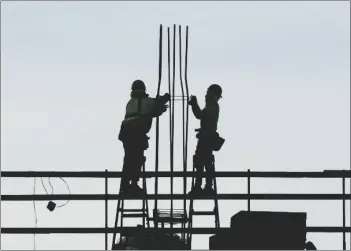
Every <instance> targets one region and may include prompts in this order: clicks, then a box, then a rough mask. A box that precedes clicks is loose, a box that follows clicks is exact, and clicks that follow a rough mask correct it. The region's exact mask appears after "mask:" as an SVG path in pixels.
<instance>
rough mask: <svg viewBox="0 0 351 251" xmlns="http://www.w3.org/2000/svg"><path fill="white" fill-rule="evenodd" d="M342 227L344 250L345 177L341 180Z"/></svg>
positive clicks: (343, 246)
mask: <svg viewBox="0 0 351 251" xmlns="http://www.w3.org/2000/svg"><path fill="white" fill-rule="evenodd" d="M342 196H343V198H342V226H343V232H342V248H343V250H346V232H345V227H346V223H345V222H346V212H345V211H346V202H345V177H343V178H342Z"/></svg>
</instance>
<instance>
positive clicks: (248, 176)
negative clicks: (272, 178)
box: [247, 169, 251, 212]
mask: <svg viewBox="0 0 351 251" xmlns="http://www.w3.org/2000/svg"><path fill="white" fill-rule="evenodd" d="M247 194H248V195H250V194H251V178H250V169H247ZM247 211H249V212H250V211H251V201H250V197H249V198H248V199H247Z"/></svg>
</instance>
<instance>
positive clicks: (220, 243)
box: [210, 211, 306, 250]
mask: <svg viewBox="0 0 351 251" xmlns="http://www.w3.org/2000/svg"><path fill="white" fill-rule="evenodd" d="M230 228H231V231H230V232H228V233H227V234H222V235H219V234H217V235H214V236H211V237H210V249H211V250H212V249H216V250H229V249H232V250H304V249H305V246H306V245H305V242H306V213H295V212H294V213H292V212H247V211H240V212H239V213H237V214H235V215H234V216H233V217H232V218H231V224H230Z"/></svg>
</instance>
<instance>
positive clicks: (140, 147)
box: [132, 135, 148, 190]
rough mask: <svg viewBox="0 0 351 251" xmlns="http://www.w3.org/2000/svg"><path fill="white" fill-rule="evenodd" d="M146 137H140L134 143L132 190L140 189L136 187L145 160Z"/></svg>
mask: <svg viewBox="0 0 351 251" xmlns="http://www.w3.org/2000/svg"><path fill="white" fill-rule="evenodd" d="M147 141H148V137H147V136H146V135H142V136H141V137H140V139H139V140H138V141H137V142H135V145H134V146H135V151H134V153H135V154H134V165H133V178H132V186H133V187H134V188H138V189H139V190H140V189H141V188H140V187H139V186H138V181H139V178H140V173H141V171H142V168H143V166H144V164H145V161H146V158H145V156H144V151H145V149H146V148H147V147H146V146H147V144H148V142H147Z"/></svg>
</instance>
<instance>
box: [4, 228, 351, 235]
mask: <svg viewBox="0 0 351 251" xmlns="http://www.w3.org/2000/svg"><path fill="white" fill-rule="evenodd" d="M125 231H131V232H132V231H133V232H141V233H142V232H144V233H193V234H218V233H225V232H230V231H233V229H231V228H177V227H173V228H146V229H140V228H135V227H123V228H120V227H118V228H67V227H65V228H14V227H11V228H8V227H7V228H6V227H5V228H1V234H34V233H35V234H105V233H121V232H125ZM343 231H345V232H348V233H350V232H351V227H306V232H314V233H339V232H343Z"/></svg>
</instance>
